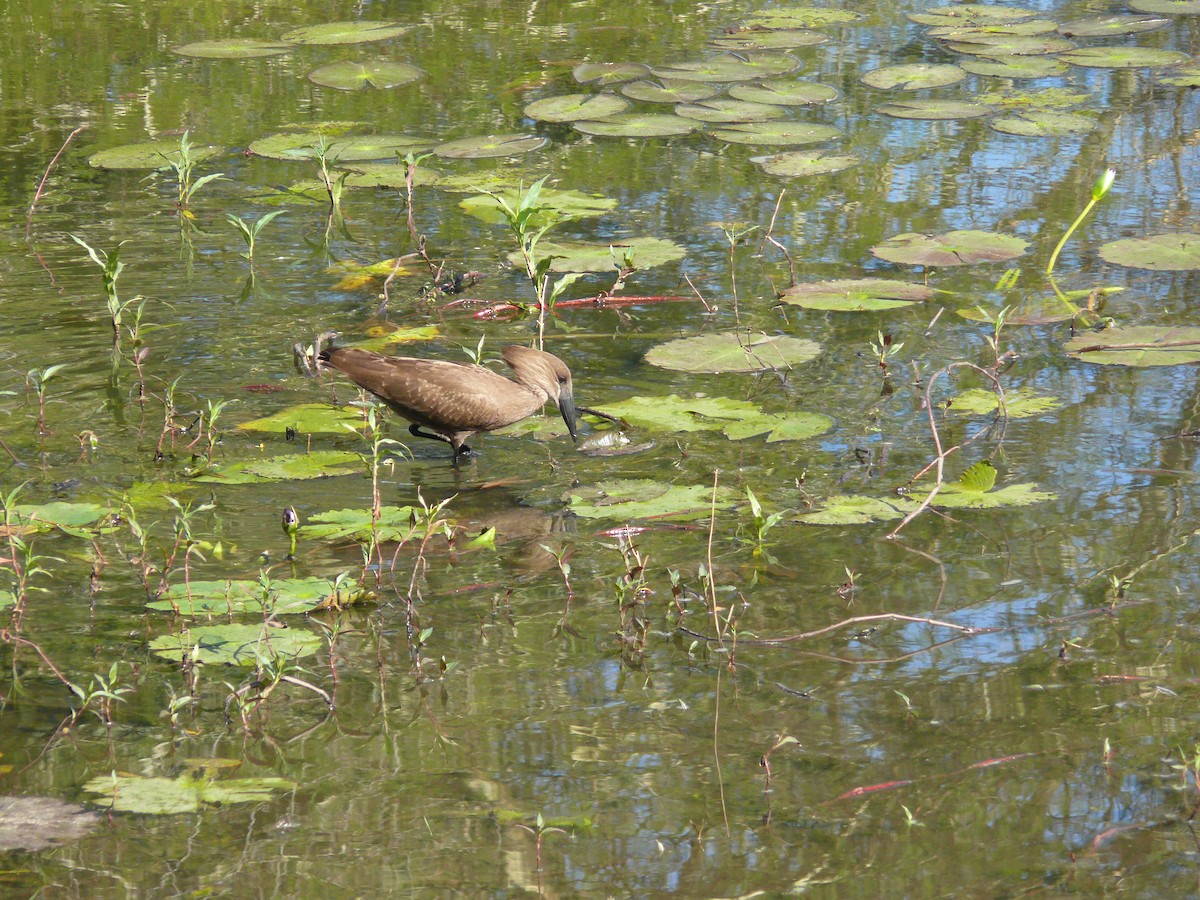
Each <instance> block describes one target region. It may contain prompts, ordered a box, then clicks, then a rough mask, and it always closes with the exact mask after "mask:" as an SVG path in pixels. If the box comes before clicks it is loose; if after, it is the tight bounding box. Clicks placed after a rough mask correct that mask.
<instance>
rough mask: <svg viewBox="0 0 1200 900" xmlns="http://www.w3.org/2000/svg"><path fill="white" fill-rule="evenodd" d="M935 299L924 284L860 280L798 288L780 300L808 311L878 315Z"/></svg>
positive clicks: (845, 280) (822, 282) (794, 288)
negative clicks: (877, 313)
mask: <svg viewBox="0 0 1200 900" xmlns="http://www.w3.org/2000/svg"><path fill="white" fill-rule="evenodd" d="M933 295H934V292H933V289H932V288H930V287H928V286H926V285H923V284H910V283H909V282H907V281H891V280H888V279H886V278H857V279H844V280H838V281H816V282H812V283H809V284H797V285H795V286H793V287H790V288H788V289H787V290H785V291H784V292H783V293H782V294H780V295H779V299H780V300H782V301H783V302H784V303H790V304H792V305H793V306H800V307H803V308H804V309H826V310H834V311H838V312H878V311H879V310H884V309H899V308H901V307H905V306H909V305H911V304H913V303H921V302H924V301H926V300H930V299H932V297H933Z"/></svg>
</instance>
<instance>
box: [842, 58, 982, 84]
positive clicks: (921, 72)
mask: <svg viewBox="0 0 1200 900" xmlns="http://www.w3.org/2000/svg"><path fill="white" fill-rule="evenodd" d="M966 77H967V73H966V72H965V71H963V70H962V69H960V68H959V67H958V66H951V65H935V64H933V63H913V64H911V65H903V66H884V67H883V68H881V69H872V70H871V71H870V72H867V73H866V74H865V75H863V77H862V81H863V84H866V85H869V86H870V87H873V88H879V89H880V90H884V91H919V90H922V89H924V88H936V87H946V86H947V85H951V84H958V83H959V82H960V81H962V80H963V79H964V78H966Z"/></svg>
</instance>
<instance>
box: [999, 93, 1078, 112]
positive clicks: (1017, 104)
mask: <svg viewBox="0 0 1200 900" xmlns="http://www.w3.org/2000/svg"><path fill="white" fill-rule="evenodd" d="M979 99H980V100H981V101H982V102H984V103H986V104H988V105H989V106H995V107H997V108H999V109H1016V110H1025V109H1070V108H1071V107H1074V106H1080V105H1082V104H1084V103H1088V102H1090V101H1091V100H1092V95H1091V94H1088V93H1086V92H1084V91H1073V90H1071V89H1070V88H1046V89H1045V90H1041V91H988V92H987V93H985V94H984V95H983V96H981V97H980V98H979Z"/></svg>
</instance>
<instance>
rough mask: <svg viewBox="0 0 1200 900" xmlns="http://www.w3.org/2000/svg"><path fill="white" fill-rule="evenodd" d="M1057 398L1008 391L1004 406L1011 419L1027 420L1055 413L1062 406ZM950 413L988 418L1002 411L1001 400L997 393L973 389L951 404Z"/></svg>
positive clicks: (1019, 391)
mask: <svg viewBox="0 0 1200 900" xmlns="http://www.w3.org/2000/svg"><path fill="white" fill-rule="evenodd" d="M1062 405H1063V404H1062V401H1061V400H1059V399H1058V398H1057V397H1046V396H1043V395H1040V394H1037V393H1035V392H1034V391H1032V390H1029V389H1028V388H1019V389H1017V390H1015V391H1007V392H1005V395H1004V406H1005V409H1006V410H1007V411H1008V417H1009V418H1010V419H1026V418H1029V417H1030V416H1040V415H1042V414H1044V413H1048V412H1053V411H1054V410H1056V409H1059V408H1060V407H1061V406H1062ZM949 408H950V412H952V413H966V414H969V415H977V416H986V415H990V414H992V413H994V412H996V411H998V410H999V409H1000V400H999V398H998V397H997V396H996V392H995V391H986V390H983V389H982V388H971V389H970V390H966V391H963V392H962V393H961V394H959V395H958V396H957V397H955V398H954V399H953V400H952V401H951V403H950V407H949Z"/></svg>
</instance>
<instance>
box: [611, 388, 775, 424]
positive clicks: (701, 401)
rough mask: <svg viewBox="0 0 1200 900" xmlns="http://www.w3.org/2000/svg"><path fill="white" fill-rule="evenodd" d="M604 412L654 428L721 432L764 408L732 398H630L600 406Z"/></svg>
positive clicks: (675, 396)
mask: <svg viewBox="0 0 1200 900" xmlns="http://www.w3.org/2000/svg"><path fill="white" fill-rule="evenodd" d="M599 409H600V411H601V412H605V413H608V414H609V415H611V416H616V417H617V418H620V419H624V420H625V421H626V422H628V423H629V424H630V425H634V426H636V427H638V428H645V429H647V430H650V431H671V432H685V431H718V430H720V429H721V428H724V427H725V426H726V425H727V424H728V423H729V422H731V421H738V420H741V419H747V418H755V417H758V416H761V415H762V410H761V409H760V408H759V407H758V406H757V405H756V404H754V403H750V402H748V401H746V400H732V399H730V398H728V397H680V396H678V395H676V394H671V395H669V396H666V397H630V398H629V399H627V400H622V401H620V402H619V403H608V404H606V405H604V406H601V407H599Z"/></svg>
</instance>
